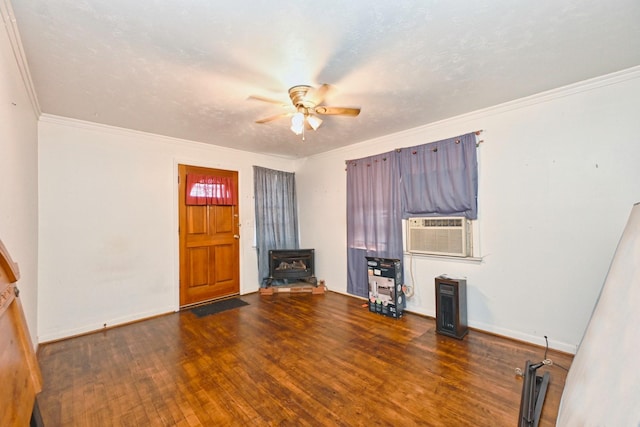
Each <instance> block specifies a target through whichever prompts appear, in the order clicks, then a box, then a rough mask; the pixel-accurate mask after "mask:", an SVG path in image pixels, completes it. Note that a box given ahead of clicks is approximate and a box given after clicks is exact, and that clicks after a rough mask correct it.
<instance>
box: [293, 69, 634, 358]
mask: <svg viewBox="0 0 640 427" xmlns="http://www.w3.org/2000/svg"><path fill="white" fill-rule="evenodd" d="M638 112H640V68H635V69H631V70H627V71H625V72H621V73H617V74H613V75H609V76H604V77H602V78H599V79H594V80H591V81H587V82H583V83H581V84H577V85H572V86H569V87H566V88H561V89H558V90H555V91H551V92H547V93H544V94H540V95H537V96H533V97H529V98H526V99H522V100H519V101H516V102H511V103H508V104H503V105H500V106H496V107H493V108H489V109H486V110H482V111H477V112H475V113H472V114H467V115H464V116H460V117H456V118H452V119H449V120H445V121H442V122H439V123H436V124H433V125H429V126H424V127H421V128H417V129H412V130H409V131H406V132H402V133H398V134H395V135H390V136H388V137H385V138H380V139H377V140H372V141H367V142H365V143H362V144H357V145H353V146H350V147H347V148H344V149H339V150H335V151H333V152H330V153H325V154H322V155H318V156H315V157H311V158H308V159H306V161H305V162H304V164H303V165H302V166H301V167H299V168H298V170H297V174H296V177H297V188H298V197H299V203H300V213H299V214H300V228H301V232H302V238H301V244H302V246H305V247H315V248H316V265H317V271H316V273H317V275H318V277H319V278H321V279H325V280H326V282H327V285H328V287H329V288H330V289H332V290H335V291H338V292H346V248H345V245H346V223H345V212H346V172H345V163H344V162H345V160H347V159H356V158H361V157H365V156H368V155H372V154H377V153H382V152H386V151H389V150H392V149H394V148H399V147H407V146H412V145H417V144H423V143H427V142H433V141H437V140H440V139H444V138H448V137H452V136H456V135H460V134H464V133H467V132H470V131H475V130H479V129H482V130H483V133H482V134H481V136H480V137H479V139H482V140H484V143H482V144H481V146H480V148H479V161H480V166H479V168H480V175H479V219H478V225H479V227H478V231H479V233H480V236H479V239H480V248H479V255H480V256H482V262H481V263H473V262H461V261H451V260H438V259H434V258H425V257H422V258H418V257H414V258H413V260H412V262H411V260H410V259H409V258H408V257H405V260H404V261H405V282H407V283H412V279H411V277H412V273H413V277H414V279H415V296H414V297H412V298H411V299H410V300H409V301H408V310H409V311H413V312H416V313H421V314H426V315H431V316H433V315H434V314H435V308H434V305H435V295H434V293H435V292H434V283H433V280H434V277H436V276H438V275H440V274H443V273H444V274H449V275H451V276H457V277H466V278H467V283H468V284H467V286H468V316H469V324H470V326H472V327H476V328H479V329H483V330H487V331H490V332H494V333H498V334H501V335H505V336H510V337H513V338H517V339H521V340H524V341H529V342H533V343H537V344H544V338H543V336H544V335H547V336H548V337H549V342H550V346H551V347H554V348H557V349H560V350H564V351H568V352H575V351H576V346H577V345H578V344H579V342H580V340H581V337H582V336H583V333H584V330H585V327H586V324H587V322H588V320H589V317H590V315H591V312H592V310H593V307H594V304H595V301H596V299H597V296H598V293H599V291H600V288H601V287H602V284H603V281H604V278H605V276H606V273H607V269H608V266H609V263H610V262H611V258H612V256H613V253H614V250H615V246H616V243H617V242H618V240H619V238H620V235H621V232H622V230H623V228H624V225H625V222H626V219H627V217H628V215H629V211H630V209H631V206H632V205H633V204H634V203H635V202H638V201H640V185H639V183H640V167H638V162H639V160H640V120H639V119H638V117H639V115H638V114H639V113H638ZM363 114H366V108H364V109H363ZM410 265H412V267H411V268H410Z"/></svg>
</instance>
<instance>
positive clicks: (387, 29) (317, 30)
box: [5, 0, 640, 157]
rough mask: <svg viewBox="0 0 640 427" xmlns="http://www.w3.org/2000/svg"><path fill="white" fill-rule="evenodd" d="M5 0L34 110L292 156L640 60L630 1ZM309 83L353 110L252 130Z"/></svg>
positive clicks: (636, 10) (638, 8)
mask: <svg viewBox="0 0 640 427" xmlns="http://www.w3.org/2000/svg"><path fill="white" fill-rule="evenodd" d="M5 1H9V0H5ZM11 1H12V6H13V10H14V13H15V18H16V22H17V26H18V29H19V31H20V36H21V39H22V44H23V47H24V50H25V53H26V58H27V62H28V65H29V69H30V73H31V77H32V79H33V83H34V86H35V91H36V94H37V98H38V102H39V104H40V109H41V110H42V112H43V113H47V114H52V115H58V116H64V117H70V118H74V119H80V120H87V121H91V122H96V123H102V124H107V125H113V126H119V127H124V128H129V129H135V130H139V131H145V132H151V133H156V134H160V135H166V136H171V137H177V138H184V139H188V140H194V141H201V142H205V143H211V144H215V145H220V146H227V147H233V148H237V149H240V150H248V151H253V152H259V153H268V154H275V155H281V156H290V157H306V156H309V155H313V154H315V153H320V152H323V151H327V150H331V149H334V148H338V147H341V146H345V145H349V144H353V143H356V142H360V141H364V140H368V139H371V138H375V137H379V136H382V135H387V134H390V133H394V132H397V131H401V130H405V129H409V128H413V127H416V126H420V125H424V124H428V123H432V122H435V121H438V120H442V119H445V118H448V117H452V116H455V115H459V114H463V113H466V112H470V111H473V110H477V109H480V108H483V107H488V106H492V105H496V104H499V103H502V102H506V101H510V100H514V99H517V98H521V97H524V96H527V95H532V94H535V93H539V92H542V91H545V90H549V89H553V88H557V87H560V86H564V85H567V84H570V83H574V82H577V81H581V80H585V79H588V78H591V77H595V76H600V75H603V74H608V73H611V72H615V71H619V70H622V69H626V68H630V67H632V66H636V65H639V64H640V1H638V0H537V1H514V0H474V1H471V0H467V1H462V0H422V1H421V0H413V1H410V0H395V1H387V0H369V1H364V0H352V1H348V2H347V1H344V0H324V1H302V0H299V1H285V0H235V1H221V0H181V1H178V0H173V1H170V0H164V1H163V0H135V1H134V0H11ZM321 83H329V84H331V85H333V86H335V91H333V92H332V93H331V94H330V96H328V98H327V99H326V102H325V103H326V104H327V105H335V106H347V107H351V106H359V107H361V108H362V113H361V114H360V115H359V116H358V117H356V118H349V117H335V116H333V117H324V118H325V121H324V123H323V125H322V126H321V127H320V129H318V130H317V131H315V132H308V133H307V135H306V140H305V141H304V142H303V141H301V138H300V137H299V136H296V135H294V134H293V133H292V132H291V131H290V130H289V129H288V127H289V125H290V123H289V122H288V120H287V119H282V120H278V121H276V122H271V123H269V124H256V123H254V122H255V120H257V119H259V118H263V117H266V116H271V115H274V114H278V113H279V112H281V111H282V107H279V106H277V105H274V104H269V103H264V102H260V101H256V100H247V97H248V96H249V95H259V96H265V97H269V98H277V99H282V100H283V101H288V96H287V89H288V88H289V87H291V86H294V85H298V84H309V85H313V86H318V85H319V84H321ZM471 130H473V129H469V131H471Z"/></svg>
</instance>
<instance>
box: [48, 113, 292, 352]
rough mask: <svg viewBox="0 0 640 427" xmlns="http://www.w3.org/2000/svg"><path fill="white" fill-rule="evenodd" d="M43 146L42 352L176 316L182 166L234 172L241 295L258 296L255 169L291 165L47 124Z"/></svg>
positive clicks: (85, 126) (137, 135)
mask: <svg viewBox="0 0 640 427" xmlns="http://www.w3.org/2000/svg"><path fill="white" fill-rule="evenodd" d="M39 142H40V147H39V160H40V176H39V185H40V235H39V236H40V244H39V249H40V269H39V274H40V285H39V297H40V301H41V304H40V306H39V321H38V332H39V339H40V341H41V342H44V341H50V340H53V339H58V338H61V337H67V336H71V335H75V334H79V333H83V332H87V331H91V330H96V329H99V328H102V327H103V325H104V324H107V325H108V326H112V325H116V324H120V323H124V322H128V321H131V320H136V319H140V318H144V317H148V316H152V315H155V314H159V313H165V312H169V311H173V310H176V309H177V308H178V304H179V300H178V298H179V295H178V274H179V271H178V234H177V224H178V214H177V206H178V202H177V191H178V190H177V165H178V163H185V164H192V165H199V166H206V167H212V168H220V169H228V170H236V171H238V176H239V186H240V189H239V196H240V206H239V208H240V221H241V225H242V227H241V241H240V248H241V254H240V280H241V285H240V287H241V288H240V291H241V293H247V292H252V291H256V290H257V289H258V287H259V281H258V273H257V261H256V252H255V249H254V248H253V224H254V204H253V171H252V166H253V165H258V166H263V167H268V168H274V169H279V170H287V171H291V170H292V168H293V167H294V166H295V162H293V161H291V160H287V159H282V158H276V157H270V156H260V155H256V154H252V153H247V152H241V151H237V150H231V149H223V148H220V147H215V146H212V145H207V144H199V143H194V142H189V141H182V140H176V139H171V138H165V137H160V136H155V135H150V134H145V133H141V132H134V131H128V130H124V129H117V128H110V127H105V126H98V125H94V124H90V123H86V122H79V121H73V120H68V119H64V118H59V117H51V116H44V117H42V119H41V120H40V123H39Z"/></svg>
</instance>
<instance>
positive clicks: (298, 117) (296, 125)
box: [291, 112, 304, 135]
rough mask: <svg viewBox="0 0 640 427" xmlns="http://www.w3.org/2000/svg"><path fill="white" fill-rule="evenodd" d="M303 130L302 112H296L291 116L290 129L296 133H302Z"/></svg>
mask: <svg viewBox="0 0 640 427" xmlns="http://www.w3.org/2000/svg"><path fill="white" fill-rule="evenodd" d="M303 130H304V114H302V113H300V112H298V113H295V114H294V115H293V116H292V117H291V131H292V132H293V133H295V134H296V135H300V134H302V131H303Z"/></svg>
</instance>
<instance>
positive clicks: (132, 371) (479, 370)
mask: <svg viewBox="0 0 640 427" xmlns="http://www.w3.org/2000/svg"><path fill="white" fill-rule="evenodd" d="M242 299H243V300H245V301H247V302H248V303H249V305H247V306H244V307H241V308H237V309H233V310H229V311H225V312H222V313H218V314H213V315H210V316H206V317H202V318H198V317H196V316H195V315H194V314H193V313H191V312H190V311H183V312H180V313H173V314H168V315H165V316H160V317H157V318H153V319H149V320H145V321H142V322H138V323H134V324H130V325H127V326H122V327H118V328H113V329H109V330H106V331H103V332H98V333H94V334H90V335H85V336H81V337H76V338H72V339H68V340H64V341H59V342H55V343H50V344H43V345H41V346H40V349H39V351H38V359H39V362H40V365H41V368H42V373H43V377H44V389H43V391H42V393H41V394H40V396H39V405H40V409H41V412H42V416H43V419H44V422H45V425H46V426H48V427H53V426H91V427H96V426H246V425H249V426H263V425H264V426H325V425H327V426H371V425H377V426H448V427H449V426H492V427H494V426H515V425H517V418H518V411H519V404H520V393H521V388H522V379H521V378H520V377H517V376H516V375H515V368H516V367H520V368H523V367H524V364H525V362H526V360H527V359H530V360H532V361H534V362H539V361H541V360H542V359H543V357H544V348H540V347H536V346H532V345H527V344H523V343H520V342H515V341H512V340H509V339H505V338H501V337H496V336H493V335H489V334H484V333H482V332H479V331H475V330H472V331H470V333H469V335H467V336H466V337H465V338H464V340H462V341H460V340H456V339H454V338H449V337H445V336H442V335H438V334H436V333H435V321H434V320H433V319H430V318H425V317H421V316H417V315H412V314H405V316H404V317H403V318H401V319H397V320H396V319H392V318H387V317H383V316H381V315H377V314H374V313H370V312H369V311H368V309H367V308H364V307H362V304H363V301H362V300H359V299H356V298H351V297H348V296H344V295H340V294H336V293H332V292H328V293H326V294H324V295H311V294H291V295H287V294H276V295H272V296H260V295H259V294H251V295H246V296H243V297H242ZM548 358H550V359H552V360H553V361H554V363H555V364H556V365H555V366H551V367H544V368H542V369H541V370H540V371H539V373H540V374H542V372H545V371H548V372H550V374H551V384H550V386H549V390H548V392H547V397H546V400H545V404H544V408H543V419H542V421H541V423H540V425H541V426H547V427H551V426H553V425H555V419H556V416H557V410H558V405H559V401H560V396H561V393H562V389H563V387H564V381H565V377H566V371H565V370H564V369H562V368H560V367H559V366H557V365H561V366H563V367H565V368H568V367H569V365H570V364H571V360H572V356H570V355H567V354H563V353H558V352H554V351H549V354H548Z"/></svg>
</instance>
